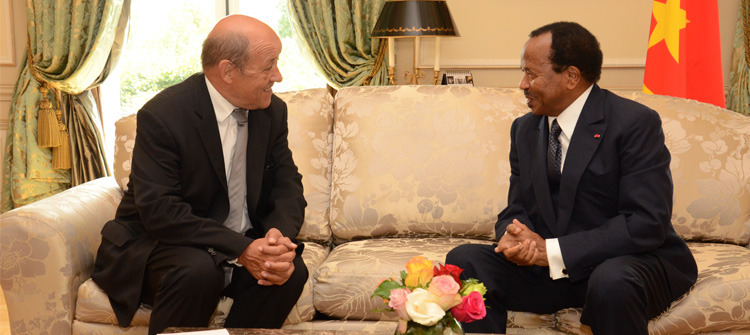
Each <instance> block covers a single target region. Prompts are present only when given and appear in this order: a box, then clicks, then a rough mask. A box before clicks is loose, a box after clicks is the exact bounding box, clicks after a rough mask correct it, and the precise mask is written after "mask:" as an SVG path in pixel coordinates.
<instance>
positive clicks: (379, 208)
mask: <svg viewBox="0 0 750 335" xmlns="http://www.w3.org/2000/svg"><path fill="white" fill-rule="evenodd" d="M524 102H525V99H524V98H523V94H522V93H521V91H519V90H502V89H493V88H475V87H455V86H396V87H388V88H383V87H348V88H343V89H341V90H340V91H339V92H338V94H337V95H336V106H335V115H336V118H335V125H334V141H333V176H332V186H331V189H332V190H331V195H332V197H331V229H332V231H333V235H334V239H335V241H337V242H342V241H349V240H356V239H362V238H370V237H383V236H388V237H406V236H411V237H413V236H452V237H480V238H492V236H493V235H494V229H493V227H494V223H495V221H496V220H497V214H498V213H499V212H500V211H501V210H502V209H503V208H504V207H505V205H506V198H507V195H508V179H509V177H510V167H509V163H508V151H509V149H510V143H509V140H508V139H509V137H510V126H511V122H512V120H513V119H515V118H516V117H518V116H520V115H521V114H523V113H526V112H527V108H526V107H525V105H524Z"/></svg>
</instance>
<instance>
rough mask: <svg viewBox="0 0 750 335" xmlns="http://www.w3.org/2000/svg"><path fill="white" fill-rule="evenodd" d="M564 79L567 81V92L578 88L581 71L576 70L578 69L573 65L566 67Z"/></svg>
mask: <svg viewBox="0 0 750 335" xmlns="http://www.w3.org/2000/svg"><path fill="white" fill-rule="evenodd" d="M565 77H566V79H567V82H566V83H565V84H566V87H567V88H568V89H569V90H572V89H574V88H576V86H578V83H579V82H580V81H581V70H580V69H578V67H575V66H573V65H571V66H568V67H567V68H566V69H565Z"/></svg>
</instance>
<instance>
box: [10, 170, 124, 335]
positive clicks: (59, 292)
mask: <svg viewBox="0 0 750 335" xmlns="http://www.w3.org/2000/svg"><path fill="white" fill-rule="evenodd" d="M121 198H122V190H121V189H120V187H119V186H118V185H117V183H116V182H115V180H114V178H113V177H105V178H99V179H97V180H93V181H90V182H87V183H85V184H82V185H79V186H76V187H73V188H71V189H69V190H66V191H64V192H61V193H58V194H56V195H54V196H51V197H49V198H46V199H43V200H40V201H37V202H35V203H32V204H29V205H26V206H23V207H21V208H17V209H15V210H12V211H9V212H6V213H3V214H2V215H0V248H1V249H0V264H2V266H1V267H0V285H1V286H2V289H3V291H4V293H5V300H6V302H7V306H8V314H9V317H10V327H11V331H12V333H14V334H31V333H33V334H70V333H71V324H72V321H73V315H74V313H75V301H76V298H77V295H78V286H80V285H81V283H83V282H84V281H85V280H86V279H88V278H89V277H91V272H92V271H93V267H94V257H95V255H96V250H97V248H98V247H99V243H100V241H101V234H100V232H101V228H102V226H103V225H104V223H105V222H107V221H108V220H110V219H112V218H114V215H115V210H116V209H117V205H118V204H119V202H120V199H121Z"/></svg>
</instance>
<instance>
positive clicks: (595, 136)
mask: <svg viewBox="0 0 750 335" xmlns="http://www.w3.org/2000/svg"><path fill="white" fill-rule="evenodd" d="M599 137H602V135H599V134H594V138H599Z"/></svg>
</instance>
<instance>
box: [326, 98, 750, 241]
mask: <svg viewBox="0 0 750 335" xmlns="http://www.w3.org/2000/svg"><path fill="white" fill-rule="evenodd" d="M617 93H618V94H620V95H621V96H624V97H625V98H629V99H632V100H635V101H638V102H640V103H643V104H645V105H647V106H649V107H651V108H653V109H654V110H656V111H657V112H659V113H660V115H661V116H662V122H663V127H664V131H665V135H666V144H667V147H668V148H669V149H670V151H671V153H672V164H671V169H672V177H673V180H674V187H675V191H674V194H675V200H674V208H673V216H672V223H673V225H674V227H675V230H676V231H677V232H678V234H680V236H682V237H683V238H684V239H686V240H694V241H717V242H727V243H736V244H740V245H747V244H748V242H749V241H750V118H748V117H745V116H742V115H740V114H737V113H735V112H732V111H729V110H726V109H722V108H718V107H714V106H711V105H708V104H704V103H700V102H696V101H690V100H686V99H679V98H671V97H666V96H656V95H647V94H643V93H639V92H632V91H630V92H617ZM528 111H529V109H528V107H527V106H526V103H525V98H524V97H523V93H522V92H521V91H520V90H515V89H513V90H508V89H493V88H479V87H450V86H397V87H356V88H344V89H342V90H340V91H339V92H338V95H337V96H336V101H335V111H334V121H335V124H334V141H333V175H332V182H333V183H332V189H331V196H332V198H331V212H330V214H331V230H332V232H333V237H334V241H335V242H344V241H349V240H357V239H366V238H375V237H387V236H388V237H406V236H451V237H478V238H492V239H494V238H495V237H494V234H493V227H494V223H495V220H496V216H497V214H498V213H499V212H500V211H501V210H502V209H503V208H504V207H505V205H506V198H507V192H508V177H509V175H510V168H509V165H508V151H509V149H510V144H509V137H510V130H509V129H510V126H511V123H512V121H513V120H514V119H515V118H516V117H518V116H520V115H523V114H524V113H527V112H528Z"/></svg>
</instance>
